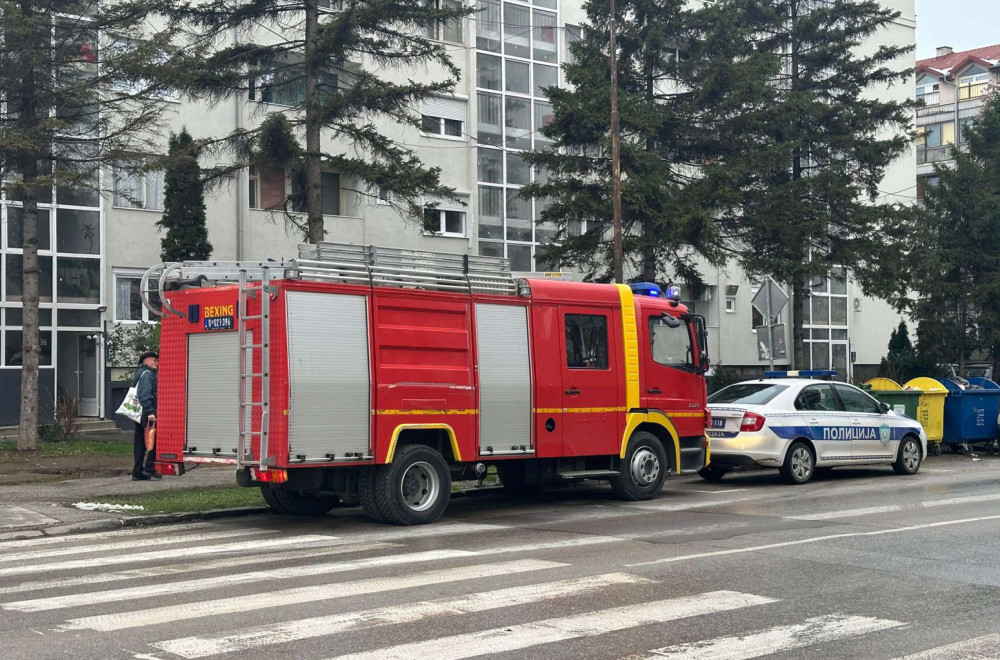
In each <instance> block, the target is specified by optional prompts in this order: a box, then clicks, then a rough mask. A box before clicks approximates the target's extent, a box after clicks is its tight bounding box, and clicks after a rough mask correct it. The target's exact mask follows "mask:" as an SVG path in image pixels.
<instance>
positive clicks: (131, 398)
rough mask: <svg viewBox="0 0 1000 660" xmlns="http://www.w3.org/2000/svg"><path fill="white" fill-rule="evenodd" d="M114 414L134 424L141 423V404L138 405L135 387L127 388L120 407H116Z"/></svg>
mask: <svg viewBox="0 0 1000 660" xmlns="http://www.w3.org/2000/svg"><path fill="white" fill-rule="evenodd" d="M115 414H117V415H121V416H122V417H127V418H129V419H131V420H132V421H133V422H135V423H136V424H139V423H140V422H141V421H142V404H141V403H139V392H138V388H137V386H136V385H133V386H132V387H130V388H128V393H127V394H126V395H125V400H124V401H122V405H120V406H119V407H118V410H117V411H116V412H115Z"/></svg>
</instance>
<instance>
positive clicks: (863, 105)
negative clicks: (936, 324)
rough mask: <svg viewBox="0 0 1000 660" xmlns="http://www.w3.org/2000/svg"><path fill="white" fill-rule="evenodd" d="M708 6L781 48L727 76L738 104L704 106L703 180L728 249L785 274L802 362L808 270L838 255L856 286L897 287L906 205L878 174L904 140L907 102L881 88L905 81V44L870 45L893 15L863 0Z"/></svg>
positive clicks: (756, 41)
mask: <svg viewBox="0 0 1000 660" xmlns="http://www.w3.org/2000/svg"><path fill="white" fill-rule="evenodd" d="M710 11H711V12H714V13H715V14H716V15H717V16H718V17H719V20H722V19H723V18H724V17H726V16H730V17H732V16H740V17H742V19H743V20H744V21H746V22H747V23H750V24H752V25H753V34H754V36H752V37H751V38H750V42H751V43H752V44H753V46H754V48H755V49H757V50H759V51H762V52H766V53H770V54H772V55H773V56H774V57H775V58H776V59H777V61H779V62H780V66H779V67H778V68H777V69H776V70H775V71H774V74H773V75H771V76H766V75H764V76H759V77H757V78H755V79H746V78H742V77H735V78H733V80H732V87H733V89H735V90H738V92H739V96H738V97H737V98H738V99H739V101H740V103H739V105H737V106H736V107H735V108H733V106H732V104H728V103H727V104H723V105H722V106H721V107H722V108H723V109H724V110H726V113H725V114H719V113H715V112H710V113H709V114H710V115H711V117H710V119H709V120H708V121H709V123H710V124H711V125H712V126H713V128H714V129H715V130H716V131H718V135H719V138H720V139H719V145H720V147H721V148H722V152H721V153H720V154H719V155H718V157H717V158H714V159H713V161H712V162H710V163H708V164H706V167H705V168H704V170H703V172H704V177H705V179H704V185H705V187H706V188H708V189H709V190H710V192H711V196H710V199H711V201H712V203H713V204H714V205H715V208H716V209H717V210H718V214H719V224H720V228H719V232H720V235H721V236H722V239H723V240H724V241H725V242H726V243H727V245H728V246H729V247H730V249H731V250H732V251H733V253H734V255H735V258H736V261H737V263H738V264H739V265H740V266H741V267H742V268H743V269H744V270H745V271H747V272H749V273H751V274H761V275H770V276H772V277H774V278H775V279H776V280H778V281H780V282H782V283H785V284H788V285H791V288H792V291H793V294H794V296H793V309H792V316H793V340H794V355H795V362H794V363H795V364H796V365H797V366H800V367H805V366H808V364H809V358H808V356H807V355H806V353H805V343H804V338H805V333H804V330H803V325H804V322H805V320H806V318H807V317H808V315H809V305H810V303H809V295H810V283H811V282H813V281H823V280H824V279H825V278H826V277H828V276H829V274H830V273H831V270H832V269H834V268H836V267H846V268H848V269H850V271H851V273H852V274H853V277H854V279H855V280H856V281H857V282H858V283H859V284H860V285H861V287H862V290H863V291H864V292H865V293H867V294H871V295H880V296H891V295H896V294H898V293H899V289H900V285H899V283H900V280H901V275H902V274H903V272H904V271H905V263H904V258H905V246H906V245H907V244H908V238H909V230H910V221H911V218H912V215H911V214H908V213H907V212H906V211H905V210H904V209H903V208H901V207H899V206H894V205H889V204H883V203H881V200H882V198H883V197H884V194H883V192H882V191H881V190H880V187H881V185H882V180H883V178H884V176H885V172H886V168H887V167H888V166H889V165H890V164H891V163H892V162H893V161H894V160H896V159H897V158H898V157H899V156H901V155H903V154H904V153H906V152H907V150H908V149H909V148H910V143H911V138H910V136H909V126H910V122H911V116H912V108H913V103H912V101H895V100H891V99H886V98H885V94H884V90H885V89H887V88H891V86H893V85H895V84H908V83H909V80H910V77H911V76H912V67H907V66H906V62H905V61H904V60H903V56H904V55H906V54H907V53H909V52H910V51H911V50H912V47H909V46H898V47H897V46H887V45H880V46H877V47H874V48H872V47H871V44H872V43H873V41H874V40H875V39H876V37H877V35H878V34H879V33H880V32H882V31H884V30H888V29H890V27H891V24H892V22H893V21H894V20H895V19H896V18H897V17H898V16H899V12H896V11H893V10H889V9H885V8H884V7H882V6H881V5H880V3H879V2H875V1H874V0H720V1H719V2H716V3H713V4H712V5H711V8H710ZM700 82H701V81H696V85H698V84H700ZM890 192H895V191H890ZM845 321H846V319H845Z"/></svg>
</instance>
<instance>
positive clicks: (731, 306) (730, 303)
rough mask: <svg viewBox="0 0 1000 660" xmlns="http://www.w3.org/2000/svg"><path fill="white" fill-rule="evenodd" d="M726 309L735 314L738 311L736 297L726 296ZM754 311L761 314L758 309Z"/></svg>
mask: <svg viewBox="0 0 1000 660" xmlns="http://www.w3.org/2000/svg"><path fill="white" fill-rule="evenodd" d="M726 311H727V312H728V313H730V314H735V313H736V298H732V297H728V298H726ZM754 312H756V313H758V314H759V312H757V310H754ZM754 327H755V328H756V327H757V326H756V325H755V326H754Z"/></svg>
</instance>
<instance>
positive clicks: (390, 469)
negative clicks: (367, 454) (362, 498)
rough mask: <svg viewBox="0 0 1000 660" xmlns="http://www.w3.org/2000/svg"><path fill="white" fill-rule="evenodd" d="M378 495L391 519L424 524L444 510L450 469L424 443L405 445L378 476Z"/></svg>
mask: <svg viewBox="0 0 1000 660" xmlns="http://www.w3.org/2000/svg"><path fill="white" fill-rule="evenodd" d="M375 498H376V499H377V501H378V507H379V509H380V510H381V512H382V513H383V514H384V515H385V516H386V517H387V518H388V519H389V522H393V523H396V524H397V525H425V524H427V523H432V522H434V521H435V520H437V519H438V518H440V517H441V515H442V514H443V513H444V510H445V508H446V507H447V506H448V500H449V499H450V498H451V472H449V470H448V464H447V463H446V462H445V460H444V457H443V456H441V454H440V453H438V452H437V451H436V450H434V449H431V448H430V447H427V446H425V445H405V446H403V447H400V448H399V449H398V450H397V451H396V455H395V456H394V457H393V459H392V463H389V464H388V465H386V466H384V467H383V468H382V469H380V470H379V471H378V473H377V474H376V476H375Z"/></svg>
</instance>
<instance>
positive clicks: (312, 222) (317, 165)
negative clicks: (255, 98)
mask: <svg viewBox="0 0 1000 660" xmlns="http://www.w3.org/2000/svg"><path fill="white" fill-rule="evenodd" d="M305 6H306V36H305V85H306V102H305V114H306V156H305V159H306V167H305V170H306V181H305V184H306V211H307V213H308V220H307V223H308V228H309V238H308V240H309V242H310V243H320V242H322V241H323V236H324V233H325V232H324V231H323V169H322V159H321V156H320V150H321V147H320V131H321V128H322V126H321V125H320V122H319V120H318V118H317V114H318V112H319V109H318V107H317V104H318V102H319V80H320V65H319V62H318V61H317V60H316V58H315V57H314V54H313V53H314V51H315V50H316V33H317V32H318V30H319V4H318V2H317V0H306V3H305Z"/></svg>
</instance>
